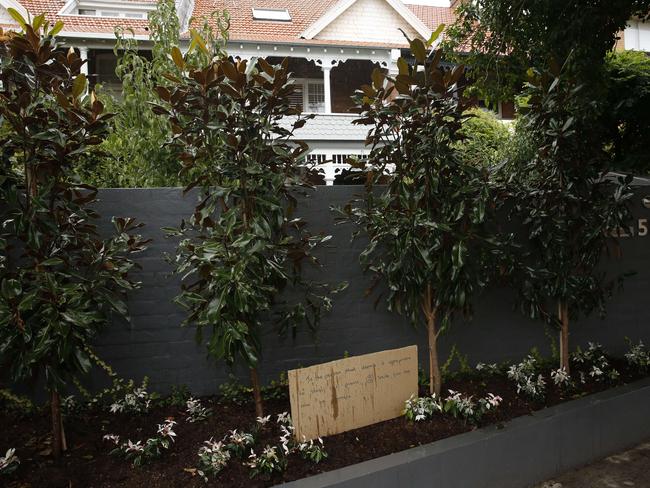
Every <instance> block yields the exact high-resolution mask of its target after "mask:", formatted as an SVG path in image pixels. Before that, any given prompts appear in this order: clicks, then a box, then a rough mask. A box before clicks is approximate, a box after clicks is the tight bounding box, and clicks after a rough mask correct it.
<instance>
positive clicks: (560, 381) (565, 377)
mask: <svg viewBox="0 0 650 488" xmlns="http://www.w3.org/2000/svg"><path fill="white" fill-rule="evenodd" d="M551 379H552V380H553V383H554V384H555V386H558V387H560V388H564V389H568V388H571V387H572V386H573V381H571V375H569V373H567V370H566V368H558V369H554V370H553V371H551Z"/></svg>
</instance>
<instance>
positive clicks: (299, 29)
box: [194, 0, 454, 47]
mask: <svg viewBox="0 0 650 488" xmlns="http://www.w3.org/2000/svg"><path fill="white" fill-rule="evenodd" d="M337 3H338V0H196V1H195V8H194V16H195V18H198V17H200V16H202V15H209V14H211V13H212V12H214V11H217V10H227V11H228V12H229V14H230V21H231V24H230V39H232V40H233V41H260V42H264V41H266V42H291V43H297V42H299V43H308V44H335V45H350V44H354V45H355V46H356V45H358V46H375V47H402V45H395V44H382V45H381V46H377V45H376V43H369V42H354V43H351V42H350V41H323V40H317V39H313V40H307V39H301V37H300V35H301V34H302V33H303V32H304V31H305V30H306V29H307V28H308V27H309V26H310V25H312V24H313V23H314V22H316V21H317V20H318V19H319V18H320V17H322V16H323V15H324V14H325V13H326V12H327V11H328V10H329V9H330V8H332V7H333V6H334V5H336V4H337ZM407 7H408V8H409V9H411V11H412V12H413V13H415V15H417V16H418V17H419V18H420V19H421V20H422V21H423V22H424V24H425V25H426V26H427V27H429V28H430V29H432V30H433V29H435V28H437V27H438V25H440V24H441V23H443V22H444V23H446V24H450V23H452V22H453V20H454V14H453V11H452V10H451V9H450V8H445V7H429V6H421V5H407ZM253 8H269V9H285V8H286V9H287V10H288V11H289V14H290V15H291V21H290V22H278V21H275V22H273V21H260V20H253Z"/></svg>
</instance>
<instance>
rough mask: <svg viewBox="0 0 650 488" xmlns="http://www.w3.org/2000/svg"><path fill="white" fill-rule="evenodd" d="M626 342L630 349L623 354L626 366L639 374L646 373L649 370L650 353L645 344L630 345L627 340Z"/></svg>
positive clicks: (640, 342)
mask: <svg viewBox="0 0 650 488" xmlns="http://www.w3.org/2000/svg"><path fill="white" fill-rule="evenodd" d="M627 342H628V345H629V347H630V349H629V351H628V352H626V353H625V360H626V361H627V364H628V365H629V366H630V367H631V368H632V369H634V370H636V371H638V372H639V373H647V372H648V369H649V368H650V353H649V352H648V350H647V349H646V347H645V344H643V342H642V341H639V343H638V344H632V343H631V342H630V341H629V339H628V340H627Z"/></svg>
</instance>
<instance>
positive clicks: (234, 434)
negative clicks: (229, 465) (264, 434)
mask: <svg viewBox="0 0 650 488" xmlns="http://www.w3.org/2000/svg"><path fill="white" fill-rule="evenodd" d="M225 440H226V442H227V444H226V447H227V448H228V450H229V451H230V453H231V454H232V455H234V456H236V457H238V458H243V457H244V456H245V455H246V453H247V452H249V451H250V450H251V448H252V447H253V445H254V444H255V437H253V434H248V433H246V432H238V431H237V429H235V430H231V431H230V434H229V435H228V436H227V437H226V439H225Z"/></svg>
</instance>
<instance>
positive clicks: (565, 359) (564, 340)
mask: <svg viewBox="0 0 650 488" xmlns="http://www.w3.org/2000/svg"><path fill="white" fill-rule="evenodd" d="M558 317H559V319H560V324H561V328H560V367H561V368H564V370H565V371H566V372H567V373H569V374H570V373H571V372H570V370H569V368H570V364H569V307H568V305H567V303H566V302H565V301H562V300H560V302H559V303H558Z"/></svg>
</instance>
